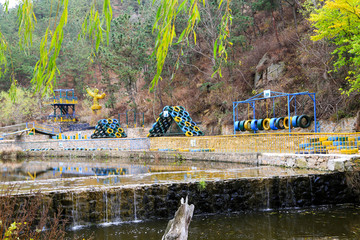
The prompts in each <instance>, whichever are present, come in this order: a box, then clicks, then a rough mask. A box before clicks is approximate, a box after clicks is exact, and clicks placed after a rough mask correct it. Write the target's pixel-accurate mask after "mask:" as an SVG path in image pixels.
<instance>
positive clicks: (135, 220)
mask: <svg viewBox="0 0 360 240" xmlns="http://www.w3.org/2000/svg"><path fill="white" fill-rule="evenodd" d="M137 221H138V220H137V217H136V188H134V222H137Z"/></svg>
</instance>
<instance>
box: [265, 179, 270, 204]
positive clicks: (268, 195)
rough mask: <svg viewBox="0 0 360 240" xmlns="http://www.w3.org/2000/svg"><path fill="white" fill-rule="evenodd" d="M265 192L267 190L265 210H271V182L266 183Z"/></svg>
mask: <svg viewBox="0 0 360 240" xmlns="http://www.w3.org/2000/svg"><path fill="white" fill-rule="evenodd" d="M265 192H266V209H265V210H270V209H271V208H270V186H269V182H266V183H265Z"/></svg>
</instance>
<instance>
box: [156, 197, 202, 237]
mask: <svg viewBox="0 0 360 240" xmlns="http://www.w3.org/2000/svg"><path fill="white" fill-rule="evenodd" d="M180 203H181V205H180V207H179V209H178V210H177V211H176V213H175V216H174V218H173V219H171V220H170V221H169V223H168V225H167V227H166V230H165V234H164V236H163V237H162V238H161V240H187V239H188V230H189V225H190V221H191V218H192V216H193V214H194V208H195V206H194V205H193V204H191V205H189V204H188V197H186V200H185V202H184V198H181V201H180Z"/></svg>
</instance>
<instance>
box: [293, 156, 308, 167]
mask: <svg viewBox="0 0 360 240" xmlns="http://www.w3.org/2000/svg"><path fill="white" fill-rule="evenodd" d="M295 162H296V163H295V166H296V167H298V168H308V162H307V161H306V160H305V159H304V158H298V159H296V161H295Z"/></svg>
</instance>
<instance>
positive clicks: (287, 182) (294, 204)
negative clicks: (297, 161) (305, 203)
mask: <svg viewBox="0 0 360 240" xmlns="http://www.w3.org/2000/svg"><path fill="white" fill-rule="evenodd" d="M286 187H287V192H288V195H289V198H291V201H292V204H293V207H296V198H295V192H294V189H293V187H292V185H291V183H289V179H287V180H286ZM289 190H290V194H289Z"/></svg>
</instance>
